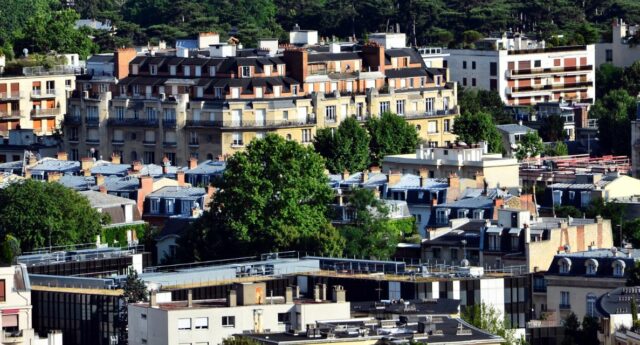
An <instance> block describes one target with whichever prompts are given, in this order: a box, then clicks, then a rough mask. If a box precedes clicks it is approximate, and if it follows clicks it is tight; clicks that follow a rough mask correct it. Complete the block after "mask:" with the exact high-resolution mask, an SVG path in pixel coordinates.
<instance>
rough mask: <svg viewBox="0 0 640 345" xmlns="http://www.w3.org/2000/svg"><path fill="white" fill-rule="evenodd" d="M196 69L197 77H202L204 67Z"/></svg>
mask: <svg viewBox="0 0 640 345" xmlns="http://www.w3.org/2000/svg"><path fill="white" fill-rule="evenodd" d="M195 67H196V77H200V76H201V75H202V66H195Z"/></svg>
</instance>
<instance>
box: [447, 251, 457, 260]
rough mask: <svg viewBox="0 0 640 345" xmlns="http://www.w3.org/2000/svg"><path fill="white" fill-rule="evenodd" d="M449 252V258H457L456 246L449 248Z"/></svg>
mask: <svg viewBox="0 0 640 345" xmlns="http://www.w3.org/2000/svg"><path fill="white" fill-rule="evenodd" d="M449 251H450V252H451V260H458V248H451V249H449Z"/></svg>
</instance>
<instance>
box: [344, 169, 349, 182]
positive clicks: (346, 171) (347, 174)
mask: <svg viewBox="0 0 640 345" xmlns="http://www.w3.org/2000/svg"><path fill="white" fill-rule="evenodd" d="M348 178H349V170H347V169H344V171H343V172H342V180H343V181H344V180H346V179H348Z"/></svg>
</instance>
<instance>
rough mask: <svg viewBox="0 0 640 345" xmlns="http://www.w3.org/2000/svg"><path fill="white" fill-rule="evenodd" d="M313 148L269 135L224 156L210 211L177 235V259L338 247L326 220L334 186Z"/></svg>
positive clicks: (336, 235)
mask: <svg viewBox="0 0 640 345" xmlns="http://www.w3.org/2000/svg"><path fill="white" fill-rule="evenodd" d="M324 169H325V168H324V160H323V159H322V157H320V155H318V154H317V153H315V152H314V150H313V148H312V147H304V146H302V145H300V144H298V143H296V142H295V141H290V140H285V139H284V138H282V137H281V136H278V135H275V134H269V135H267V136H266V137H265V138H264V139H261V140H254V141H252V142H251V143H250V144H249V145H248V146H247V148H246V150H245V151H243V152H239V153H236V154H235V155H233V156H232V157H231V158H229V160H228V161H227V168H226V170H225V172H224V178H223V181H222V184H221V188H220V190H219V191H218V192H217V193H216V194H215V196H214V198H213V201H212V203H211V210H210V211H208V212H205V214H204V215H203V216H202V217H201V218H200V219H199V220H198V221H197V222H196V223H195V224H194V225H193V227H192V228H191V229H190V230H189V231H188V233H187V234H186V235H185V236H183V238H182V239H181V249H182V253H181V256H182V259H184V260H188V259H210V258H221V257H238V256H242V255H255V254H260V253H265V252H269V251H278V250H290V249H296V250H303V251H304V250H308V251H316V252H323V253H325V254H338V253H340V252H341V251H342V246H343V245H344V243H343V242H342V238H341V237H340V235H339V233H338V232H337V230H336V229H335V228H333V227H332V226H331V225H330V224H329V220H328V216H329V204H330V203H331V202H332V200H333V197H334V195H333V191H332V189H331V188H329V186H328V184H327V177H326V176H325V175H324Z"/></svg>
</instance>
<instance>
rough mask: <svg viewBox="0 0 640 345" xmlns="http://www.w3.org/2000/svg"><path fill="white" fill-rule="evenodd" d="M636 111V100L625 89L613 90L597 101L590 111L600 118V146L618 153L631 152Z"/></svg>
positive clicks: (626, 153)
mask: <svg viewBox="0 0 640 345" xmlns="http://www.w3.org/2000/svg"><path fill="white" fill-rule="evenodd" d="M635 111H636V100H635V98H634V97H632V96H631V95H629V94H628V93H627V91H625V90H612V91H610V92H609V93H607V94H606V95H605V96H604V97H603V98H601V99H599V100H597V101H596V103H595V104H594V105H593V108H592V109H591V111H590V112H589V113H590V114H591V117H594V118H596V119H598V139H599V140H600V147H602V148H603V149H604V150H605V151H608V152H609V153H613V154H617V155H629V154H630V152H631V119H633V118H634V115H635Z"/></svg>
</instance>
